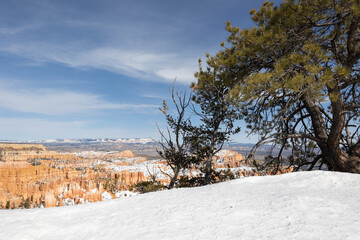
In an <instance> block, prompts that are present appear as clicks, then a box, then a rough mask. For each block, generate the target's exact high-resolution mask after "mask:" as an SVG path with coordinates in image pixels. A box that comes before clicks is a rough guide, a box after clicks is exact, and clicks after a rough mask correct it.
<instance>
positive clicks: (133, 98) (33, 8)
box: [0, 0, 279, 142]
mask: <svg viewBox="0 0 360 240" xmlns="http://www.w3.org/2000/svg"><path fill="white" fill-rule="evenodd" d="M262 2H263V1H261V0H252V1H245V0H243V1H239V0H228V1H226V0H222V1H220V0H192V1H188V0H183V1H171V0H170V1H169V0H154V1H148V0H137V1H130V0H121V1H118V0H103V1H95V0H77V1H73V0H62V1H60V0H59V1H54V0H52V1H47V0H34V1H27V0H22V1H20V0H2V1H1V2H0V139H3V140H5V139H6V140H41V139H54V138H100V137H106V138H148V137H151V138H155V139H156V138H158V137H159V135H158V132H157V128H156V123H158V124H159V126H164V125H165V120H164V117H163V115H162V113H161V112H160V111H159V109H158V108H159V106H161V105H162V102H163V100H164V99H165V100H166V99H168V98H169V96H170V88H171V86H172V84H173V81H174V79H176V86H177V87H178V88H179V89H189V86H190V83H191V82H194V81H195V78H194V76H193V75H194V73H195V72H196V71H197V70H198V59H199V58H203V59H204V58H205V55H206V53H207V52H208V53H210V54H215V53H216V52H217V51H219V50H220V49H221V47H220V44H221V42H222V41H225V40H226V38H227V36H228V34H227V32H226V30H225V24H226V21H227V20H230V21H231V23H232V24H233V25H236V26H239V27H240V28H242V29H243V28H248V27H251V26H253V23H252V21H251V19H250V15H249V11H250V10H251V9H259V7H260V6H261V4H262ZM275 2H276V1H275ZM278 2H279V1H278ZM239 124H240V125H242V123H239ZM233 140H235V141H238V142H253V141H254V140H255V137H252V138H247V137H246V133H245V132H244V128H243V130H242V131H241V133H240V134H238V135H236V136H234V137H233Z"/></svg>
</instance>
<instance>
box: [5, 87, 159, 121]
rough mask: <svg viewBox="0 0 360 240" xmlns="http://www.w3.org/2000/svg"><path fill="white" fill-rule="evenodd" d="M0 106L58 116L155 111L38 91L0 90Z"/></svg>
mask: <svg viewBox="0 0 360 240" xmlns="http://www.w3.org/2000/svg"><path fill="white" fill-rule="evenodd" d="M0 107H2V108H5V109H10V110H13V111H16V112H26V113H37V114H44V115H54V116H60V115H70V114H83V113H94V112H97V111H103V110H124V109H131V110H144V109H149V108H150V109H155V108H156V107H157V106H156V105H150V104H125V103H113V102H109V101H106V100H104V99H103V98H102V97H101V96H99V95H96V94H91V93H83V92H75V91H69V90H54V89H37V90H32V91H30V90H24V89H20V90H19V89H12V88H0Z"/></svg>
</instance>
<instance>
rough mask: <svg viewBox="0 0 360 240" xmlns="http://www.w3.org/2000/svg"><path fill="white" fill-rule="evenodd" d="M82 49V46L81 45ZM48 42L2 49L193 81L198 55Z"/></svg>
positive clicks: (138, 74) (72, 64)
mask: <svg viewBox="0 0 360 240" xmlns="http://www.w3.org/2000/svg"><path fill="white" fill-rule="evenodd" d="M79 48H80V47H79ZM79 48H77V46H76V44H74V45H72V46H64V45H62V46H56V45H55V46H54V45H50V44H45V43H35V42H33V43H27V44H26V45H23V44H19V43H17V44H15V43H13V44H10V45H8V46H0V51H3V52H10V53H12V54H16V55H18V56H21V57H26V58H30V59H32V60H35V61H37V62H58V63H62V64H66V65H68V66H70V67H75V68H96V69H103V70H107V71H111V72H114V73H119V74H124V75H128V76H131V77H135V78H140V79H143V80H150V81H158V82H161V81H167V82H172V81H174V79H175V78H176V79H177V81H178V82H181V83H186V84H188V83H191V82H193V81H194V80H195V79H194V73H195V71H196V70H197V69H196V58H194V57H193V58H191V57H189V58H184V57H181V56H179V55H177V54H175V53H174V54H171V53H166V54H164V53H158V52H149V51H141V50H124V49H121V48H115V47H101V48H92V49H79Z"/></svg>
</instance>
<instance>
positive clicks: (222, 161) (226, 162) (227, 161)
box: [214, 150, 246, 168]
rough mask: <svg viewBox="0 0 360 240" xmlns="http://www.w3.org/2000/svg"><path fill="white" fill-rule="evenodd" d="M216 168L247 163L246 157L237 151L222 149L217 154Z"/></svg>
mask: <svg viewBox="0 0 360 240" xmlns="http://www.w3.org/2000/svg"><path fill="white" fill-rule="evenodd" d="M214 165H215V168H236V167H241V166H243V165H246V164H245V159H244V157H243V156H242V155H241V154H240V153H237V152H235V151H231V150H221V151H219V152H218V153H217V154H216V156H215V161H214Z"/></svg>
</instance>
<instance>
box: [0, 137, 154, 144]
mask: <svg viewBox="0 0 360 240" xmlns="http://www.w3.org/2000/svg"><path fill="white" fill-rule="evenodd" d="M1 142H21V143H42V144H46V143H68V144H76V143H82V144H86V143H124V144H147V143H154V140H153V139H151V138H80V139H77V138H64V139H62V138H60V139H45V140H26V141H8V140H1Z"/></svg>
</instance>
